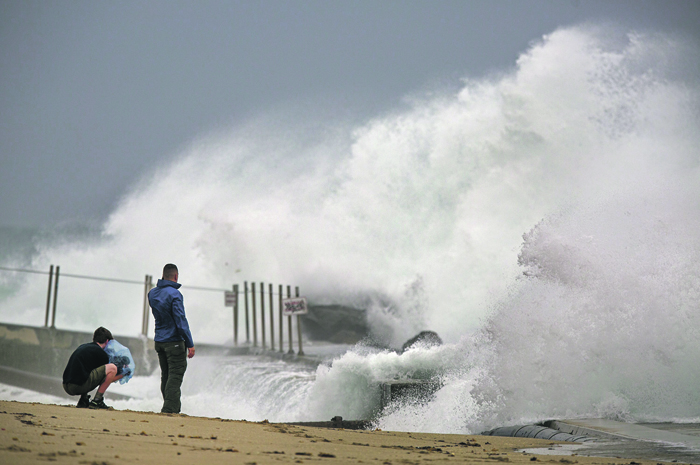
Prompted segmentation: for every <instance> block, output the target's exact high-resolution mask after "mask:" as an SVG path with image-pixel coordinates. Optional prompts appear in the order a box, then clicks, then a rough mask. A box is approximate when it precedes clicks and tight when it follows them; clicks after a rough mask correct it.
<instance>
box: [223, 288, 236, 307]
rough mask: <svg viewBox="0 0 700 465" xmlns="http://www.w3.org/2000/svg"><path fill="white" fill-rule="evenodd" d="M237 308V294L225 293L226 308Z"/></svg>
mask: <svg viewBox="0 0 700 465" xmlns="http://www.w3.org/2000/svg"><path fill="white" fill-rule="evenodd" d="M235 306H236V293H235V292H233V291H224V307H235Z"/></svg>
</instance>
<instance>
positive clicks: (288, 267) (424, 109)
mask: <svg viewBox="0 0 700 465" xmlns="http://www.w3.org/2000/svg"><path fill="white" fill-rule="evenodd" d="M697 58H698V54H697V51H696V50H694V49H692V48H690V47H689V46H687V45H685V44H683V43H682V42H679V41H676V40H674V39H672V38H669V37H666V36H661V35H653V34H639V33H630V34H626V35H623V34H619V33H617V32H616V31H611V30H609V29H598V28H594V27H585V28H584V27H573V28H567V29H560V30H557V31H555V32H553V33H552V34H550V35H548V36H545V37H544V38H543V39H542V40H541V41H539V42H537V43H535V44H534V45H533V46H532V47H531V48H530V49H529V50H528V51H527V52H525V53H523V54H522V55H521V57H520V58H519V59H518V61H517V64H516V66H515V67H514V69H512V70H509V71H507V72H504V73H503V74H502V75H499V76H492V77H489V78H483V79H479V80H466V81H465V82H464V85H463V87H462V89H461V90H460V91H459V92H458V93H456V94H443V95H441V96H439V97H430V98H428V97H426V98H424V99H415V100H414V101H412V105H411V108H410V109H409V110H405V111H400V112H396V113H393V114H388V115H384V116H379V117H376V118H375V119H373V120H371V121H368V122H366V123H365V124H363V125H360V126H359V127H350V128H348V127H346V126H345V125H343V124H342V123H336V124H335V125H330V124H328V123H324V125H323V126H322V129H318V128H316V129H314V128H315V126H313V125H312V126H313V127H312V128H311V129H309V127H302V125H301V124H300V125H298V126H294V125H287V126H286V127H285V126H279V125H275V126H274V127H269V126H268V125H267V124H268V123H264V124H263V123H253V124H251V125H249V126H247V127H244V128H239V129H238V130H237V131H235V133H234V134H232V135H230V136H226V137H224V136H212V137H210V138H208V139H203V140H201V141H198V142H196V143H194V144H193V146H192V147H191V148H190V149H189V150H187V151H186V152H185V153H183V154H182V156H181V157H179V158H178V159H177V160H176V161H175V162H174V163H172V164H171V165H169V166H162V167H159V168H158V169H156V170H155V171H154V172H153V173H151V175H150V176H148V177H147V178H146V179H144V180H143V181H142V182H141V183H140V184H139V185H137V186H136V187H135V188H134V190H133V191H132V192H131V193H130V194H129V195H128V196H126V197H125V198H124V199H123V201H122V203H121V205H120V207H119V208H118V209H117V210H116V211H115V212H114V213H113V214H112V215H111V216H110V218H109V220H108V221H107V223H106V224H105V225H104V230H103V233H102V239H101V240H100V241H98V242H97V243H91V244H87V245H85V244H70V245H68V246H64V247H50V248H46V249H43V250H42V251H41V253H39V254H38V255H37V256H36V257H35V259H34V263H35V266H37V267H47V264H48V263H62V264H66V265H64V266H68V265H67V264H70V267H71V272H75V273H83V274H90V273H92V274H96V275H105V274H106V271H107V270H109V271H110V273H108V274H109V275H113V276H114V275H116V276H124V275H128V274H133V273H134V270H153V271H151V273H153V274H157V273H158V270H160V268H161V267H162V265H163V263H165V262H174V263H177V264H178V266H179V267H180V269H181V280H182V281H183V282H184V283H185V284H186V283H187V282H188V281H189V282H196V283H197V284H203V283H207V284H208V285H210V286H220V287H229V286H230V284H231V283H232V282H241V281H243V280H254V279H255V280H259V279H261V278H263V279H265V280H266V281H268V282H292V283H297V284H298V285H300V286H301V288H302V289H303V291H304V293H305V295H306V296H307V297H309V299H310V300H312V301H315V302H317V303H326V302H334V303H345V304H350V305H353V304H354V305H362V306H364V307H366V308H368V320H369V323H370V325H371V327H372V331H373V332H374V334H375V336H377V337H378V338H380V339H382V340H384V341H387V342H388V343H390V344H392V345H393V346H400V345H401V343H402V342H403V341H405V340H406V339H408V338H409V337H411V336H413V335H415V334H416V333H417V332H418V331H421V330H424V329H431V330H434V331H436V332H437V333H438V334H440V336H441V337H442V338H443V340H445V341H447V342H448V344H446V345H444V346H442V347H434V348H423V349H420V348H417V349H414V350H411V351H408V352H407V353H405V354H402V355H397V354H394V353H365V352H363V351H361V350H358V351H353V352H349V353H347V354H346V355H344V356H343V357H341V358H340V359H338V360H336V361H335V362H334V363H333V365H332V366H331V367H325V366H323V367H320V368H319V369H318V371H317V372H316V374H315V376H313V377H311V378H309V379H308V380H307V381H308V382H307V384H305V386H306V387H305V388H303V389H300V391H299V394H298V397H295V400H294V402H292V403H291V404H288V405H287V407H283V412H282V413H280V414H279V416H280V418H282V417H284V418H288V417H289V416H290V415H289V414H290V413H293V414H294V415H299V416H300V417H303V416H308V417H313V418H311V419H319V418H320V419H327V418H330V417H329V415H342V416H344V417H346V418H353V417H354V418H362V417H366V416H367V415H370V414H371V413H372V412H373V411H374V410H375V409H376V407H377V396H376V392H375V391H374V390H373V386H374V385H375V384H376V383H377V381H380V380H382V379H390V378H392V377H394V376H410V375H415V374H416V373H417V372H420V373H421V376H428V377H432V378H437V379H439V380H440V382H441V383H442V386H443V387H442V388H441V389H440V390H439V391H438V392H437V393H436V395H435V396H434V398H432V400H430V401H429V402H427V403H425V402H423V403H421V402H413V403H411V402H409V403H405V404H402V405H393V406H390V408H388V409H386V410H385V411H384V413H383V415H381V416H380V417H379V419H378V424H379V425H380V426H382V427H384V428H387V429H400V430H419V431H443V432H444V431H447V432H478V431H480V430H481V429H485V428H487V427H491V426H495V425H502V424H506V423H517V422H523V421H534V420H538V419H543V418H550V417H563V416H585V415H589V416H590V415H593V416H607V417H614V418H623V419H631V420H642V419H666V420H679V419H680V420H684V419H692V418H698V417H700V396H699V395H698V394H697V386H698V385H700V368H699V367H700V364H698V363H697V362H698V354H699V353H700V342H699V341H700V338H699V337H698V331H699V330H698V328H700V324H698V323H700V322H699V321H698V319H699V318H700V316H699V315H698V308H700V265H699V264H700V150H699V149H700V133H698V131H697V127H698V122H699V121H698V120H699V116H700V111H699V109H700V106H699V105H698V103H699V99H698V91H699V90H700V85H699V84H698V82H697V80H696V78H695V77H694V76H692V75H691V76H688V75H686V74H687V73H686V71H687V70H686V68H687V62H695V63H697V62H698V60H697ZM290 126H291V127H290ZM331 126H332V127H331ZM523 234H524V235H523ZM103 271H104V272H103ZM44 285H45V284H42V285H37V286H36V288H34V287H32V286H25V287H24V288H21V289H19V290H18V291H17V292H16V293H15V294H14V295H13V296H11V297H9V298H7V299H6V300H5V302H3V305H2V310H0V315H2V319H3V320H5V321H17V320H18V319H19V318H20V316H16V315H14V314H13V313H12V309H16V308H25V309H27V313H26V314H24V315H21V318H25V319H26V318H28V319H30V320H31V319H32V318H38V319H41V318H42V317H41V315H43V304H44V299H45V294H44V290H43V288H42V286H44ZM40 289H41V290H40ZM184 289H185V288H183V291H184ZM62 292H63V291H62ZM121 294H122V293H120V291H119V289H118V288H117V289H115V287H114V286H113V285H109V286H108V285H105V286H104V287H103V288H99V290H98V291H95V292H91V291H87V290H86V289H74V290H70V289H68V290H66V291H65V294H62V297H61V298H62V299H63V300H65V301H70V302H72V309H71V311H70V312H69V313H68V314H67V315H63V316H62V318H64V320H63V322H64V324H68V323H70V324H71V325H73V326H74V327H84V328H87V329H90V328H93V327H95V326H96V325H98V324H102V325H105V326H107V327H112V326H116V325H120V327H122V328H124V327H125V325H126V328H125V329H124V330H122V332H128V331H131V332H133V333H136V332H137V327H138V324H139V323H140V319H139V316H140V315H139V314H138V312H135V313H134V312H132V313H134V318H133V321H132V320H131V319H130V318H129V319H127V321H124V320H125V319H124V317H123V315H125V314H130V313H128V312H126V309H128V308H129V307H130V306H132V307H133V304H132V303H130V301H129V302H128V301H127V300H128V299H126V297H124V296H123V295H121ZM189 298H190V297H189V296H188V294H185V299H186V306H187V312H188V317H189V319H190V324H191V327H192V328H193V331H194V337H195V340H203V341H204V340H206V341H207V342H223V341H224V340H226V337H227V331H228V330H227V328H229V327H230V322H228V321H227V320H226V316H227V314H225V313H224V312H223V311H221V312H219V311H217V312H214V311H212V310H211V308H220V306H221V303H220V302H219V301H220V300H221V299H220V296H219V295H216V296H215V297H214V296H212V297H211V300H207V299H208V298H201V299H199V300H196V301H192V302H190V301H189V300H188V299H189ZM105 302H108V303H109V306H110V307H112V308H114V309H124V310H123V311H115V312H111V313H110V314H109V315H105V314H104V313H99V312H98V311H97V310H96V309H98V308H100V305H102V306H103V305H104V304H105ZM137 302H138V301H137ZM188 302H189V303H188ZM129 311H130V312H131V310H129ZM118 315H122V316H118ZM231 383H232V382H231V381H226V380H224V381H223V384H224V385H226V386H233V385H234V384H231ZM240 389H243V390H244V389H245V387H240ZM231 402H236V401H235V400H231ZM292 405H293V406H292ZM299 405H304V408H300V407H299ZM285 408H286V409H287V410H284V409H285ZM262 411H265V410H264V409H263V410H262ZM268 411H269V412H272V411H274V409H269V410H268ZM270 419H271V420H274V418H270ZM299 419H300V420H301V419H305V418H299Z"/></svg>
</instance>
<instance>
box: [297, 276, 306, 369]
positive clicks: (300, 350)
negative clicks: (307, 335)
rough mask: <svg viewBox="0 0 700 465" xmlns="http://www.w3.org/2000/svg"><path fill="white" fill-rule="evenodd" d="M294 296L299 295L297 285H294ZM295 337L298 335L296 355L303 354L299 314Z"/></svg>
mask: <svg viewBox="0 0 700 465" xmlns="http://www.w3.org/2000/svg"><path fill="white" fill-rule="evenodd" d="M296 296H297V297H299V286H296ZM297 337H299V352H297V355H304V349H302V347H301V315H297Z"/></svg>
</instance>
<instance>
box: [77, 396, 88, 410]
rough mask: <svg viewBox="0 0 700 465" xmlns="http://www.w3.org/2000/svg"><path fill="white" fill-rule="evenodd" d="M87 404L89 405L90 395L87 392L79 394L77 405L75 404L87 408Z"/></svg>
mask: <svg viewBox="0 0 700 465" xmlns="http://www.w3.org/2000/svg"><path fill="white" fill-rule="evenodd" d="M89 406H90V396H89V395H87V394H83V395H81V396H80V400H78V405H76V407H78V408H88V407H89Z"/></svg>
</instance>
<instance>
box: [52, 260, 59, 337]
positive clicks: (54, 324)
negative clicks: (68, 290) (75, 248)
mask: <svg viewBox="0 0 700 465" xmlns="http://www.w3.org/2000/svg"><path fill="white" fill-rule="evenodd" d="M60 270H61V267H60V266H58V265H56V278H55V280H54V282H53V315H51V327H52V328H55V327H56V300H57V298H58V274H59V272H60Z"/></svg>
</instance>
